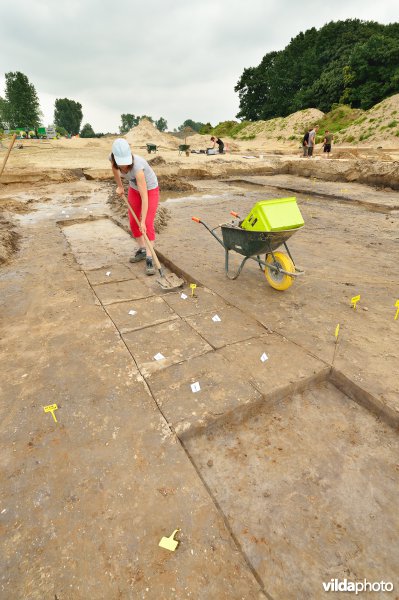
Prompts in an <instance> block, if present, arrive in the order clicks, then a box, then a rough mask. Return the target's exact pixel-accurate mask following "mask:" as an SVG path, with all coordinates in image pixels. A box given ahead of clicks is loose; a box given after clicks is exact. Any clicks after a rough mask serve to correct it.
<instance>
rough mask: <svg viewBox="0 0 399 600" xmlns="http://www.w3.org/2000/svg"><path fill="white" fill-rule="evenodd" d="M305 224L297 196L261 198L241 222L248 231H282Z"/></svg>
mask: <svg viewBox="0 0 399 600" xmlns="http://www.w3.org/2000/svg"><path fill="white" fill-rule="evenodd" d="M303 225H304V220H303V217H302V215H301V211H300V210H299V208H298V205H297V202H296V198H294V197H293V198H276V199H272V200H260V201H259V202H257V203H256V204H255V206H253V207H252V209H251V211H250V213H249V214H248V216H247V217H246V218H245V219H244V221H243V222H242V224H241V227H242V228H243V229H247V230H248V231H281V230H284V229H297V228H298V227H302V226H303Z"/></svg>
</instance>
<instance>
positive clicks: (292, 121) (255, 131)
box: [237, 108, 324, 141]
mask: <svg viewBox="0 0 399 600" xmlns="http://www.w3.org/2000/svg"><path fill="white" fill-rule="evenodd" d="M323 117H324V113H323V112H321V110H318V109H317V108H307V109H305V110H299V111H297V112H295V113H293V114H292V115H288V117H278V118H276V119H269V120H268V121H256V122H254V123H250V124H249V125H247V127H244V128H243V129H241V131H240V132H239V134H238V135H237V138H238V139H248V137H249V136H253V135H255V136H256V138H257V139H265V140H266V139H271V140H278V141H287V140H290V141H299V140H300V139H301V138H302V135H303V133H304V131H306V129H307V128H308V127H310V126H311V125H315V124H316V123H317V122H318V121H320V119H322V118H323Z"/></svg>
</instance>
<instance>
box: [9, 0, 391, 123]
mask: <svg viewBox="0 0 399 600" xmlns="http://www.w3.org/2000/svg"><path fill="white" fill-rule="evenodd" d="M398 14H399V11H398V0H379V1H378V2H375V1H372V0H334V1H333V2H322V1H321V0H199V1H196V0H191V1H190V0H144V1H143V0H140V1H139V0H119V1H117V2H115V4H114V3H113V2H111V1H110V0H107V1H105V0H66V2H58V1H55V0H16V1H14V2H6V1H3V2H0V95H4V73H6V72H8V71H22V72H23V73H25V75H27V76H28V78H29V80H30V82H31V83H33V84H34V86H35V88H36V91H37V93H38V96H39V100H40V105H41V109H42V111H43V113H44V122H45V124H46V125H47V124H49V123H51V122H52V121H53V114H54V101H55V99H56V98H65V97H67V98H71V99H73V100H76V101H78V102H80V103H81V104H82V106H83V123H86V122H89V123H90V124H91V125H92V126H93V128H94V130H95V131H97V132H100V131H102V132H107V131H111V132H115V131H118V127H119V125H120V115H121V114H122V113H133V114H136V115H137V114H149V115H151V116H153V117H154V118H158V117H160V116H163V117H165V118H166V120H167V121H168V126H169V129H173V128H174V127H177V126H178V125H180V124H181V123H182V122H183V121H184V120H185V119H188V118H190V119H194V120H195V121H203V122H207V121H210V122H211V123H212V124H215V123H217V122H219V121H224V120H227V119H234V118H235V115H236V113H237V111H238V96H237V94H236V93H235V92H234V86H235V84H236V83H237V81H238V79H239V78H240V76H241V74H242V71H243V69H244V68H245V67H249V66H255V65H257V64H258V63H259V62H260V60H261V59H262V57H263V56H264V54H266V53H267V52H270V51H271V50H280V49H282V48H284V47H285V46H286V45H287V43H288V42H289V41H290V39H291V38H292V37H295V36H296V35H297V34H298V33H299V32H300V31H305V30H306V29H308V28H310V27H313V26H314V27H317V28H319V27H321V26H322V25H324V24H325V23H327V22H329V21H333V20H334V21H336V20H338V19H347V18H359V19H363V20H375V21H379V22H380V23H390V22H394V21H397V20H398ZM83 123H82V124H83Z"/></svg>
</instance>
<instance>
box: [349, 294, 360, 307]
mask: <svg viewBox="0 0 399 600" xmlns="http://www.w3.org/2000/svg"><path fill="white" fill-rule="evenodd" d="M359 300H360V294H359V295H358V296H353V298H351V305H353V310H356V304H357V303H358V302H359Z"/></svg>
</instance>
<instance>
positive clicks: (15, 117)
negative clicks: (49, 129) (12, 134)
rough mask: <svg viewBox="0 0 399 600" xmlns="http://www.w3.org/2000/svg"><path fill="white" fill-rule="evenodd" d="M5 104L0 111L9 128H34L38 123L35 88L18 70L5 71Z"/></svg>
mask: <svg viewBox="0 0 399 600" xmlns="http://www.w3.org/2000/svg"><path fill="white" fill-rule="evenodd" d="M5 79H6V90H5V104H4V101H3V102H2V104H3V108H2V112H3V111H5V118H6V120H7V122H8V125H9V127H10V128H12V129H14V128H15V127H29V128H35V127H38V126H39V124H40V114H41V113H40V106H39V99H38V97H37V94H36V90H35V88H34V86H33V84H32V83H29V79H28V78H27V76H26V75H24V74H23V73H21V72H20V71H16V72H15V73H12V72H10V73H6V75H5Z"/></svg>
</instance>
